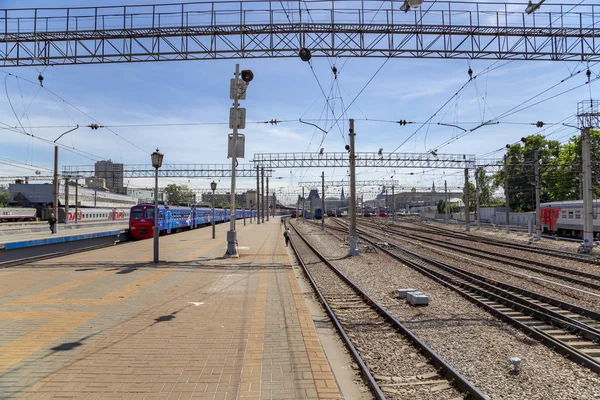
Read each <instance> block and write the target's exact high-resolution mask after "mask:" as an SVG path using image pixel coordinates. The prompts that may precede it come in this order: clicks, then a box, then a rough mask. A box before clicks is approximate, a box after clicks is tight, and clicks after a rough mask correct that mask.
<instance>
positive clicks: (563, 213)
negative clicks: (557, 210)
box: [560, 210, 567, 218]
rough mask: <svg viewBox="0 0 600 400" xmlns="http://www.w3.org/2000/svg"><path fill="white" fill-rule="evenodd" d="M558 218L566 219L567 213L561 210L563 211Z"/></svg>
mask: <svg viewBox="0 0 600 400" xmlns="http://www.w3.org/2000/svg"><path fill="white" fill-rule="evenodd" d="M560 217H561V218H567V212H566V211H565V210H563V211H562V212H561V216H560Z"/></svg>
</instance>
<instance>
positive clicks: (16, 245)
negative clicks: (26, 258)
mask: <svg viewBox="0 0 600 400" xmlns="http://www.w3.org/2000/svg"><path fill="white" fill-rule="evenodd" d="M82 225H83V224H78V227H77V228H69V229H65V228H63V227H62V226H59V228H58V232H57V233H56V234H52V232H51V231H50V228H49V227H48V226H46V227H45V229H43V230H42V231H40V230H39V228H38V229H36V230H34V231H31V230H30V229H27V228H23V229H21V230H20V231H19V232H18V233H15V232H13V233H12V234H10V235H4V236H0V250H14V249H20V248H24V247H35V246H45V245H48V244H56V243H66V242H73V241H79V240H87V239H94V238H97V237H104V236H109V235H113V236H114V235H119V234H121V233H125V232H127V231H128V230H129V227H128V225H127V224H123V223H112V224H104V225H93V226H82Z"/></svg>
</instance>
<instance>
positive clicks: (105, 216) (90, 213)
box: [59, 208, 130, 223]
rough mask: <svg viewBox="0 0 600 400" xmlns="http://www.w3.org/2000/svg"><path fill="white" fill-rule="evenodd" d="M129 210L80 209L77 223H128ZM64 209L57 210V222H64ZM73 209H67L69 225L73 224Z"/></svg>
mask: <svg viewBox="0 0 600 400" xmlns="http://www.w3.org/2000/svg"><path fill="white" fill-rule="evenodd" d="M129 211H130V209H129V208H80V209H78V210H77V223H82V222H103V221H129ZM64 215H65V209H64V208H60V209H59V221H64ZM75 216H76V215H75V208H69V223H75Z"/></svg>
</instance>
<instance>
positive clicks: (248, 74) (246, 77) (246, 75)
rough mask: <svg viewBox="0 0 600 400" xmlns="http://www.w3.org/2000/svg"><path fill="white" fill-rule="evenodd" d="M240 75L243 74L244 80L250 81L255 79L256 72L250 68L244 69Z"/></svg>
mask: <svg viewBox="0 0 600 400" xmlns="http://www.w3.org/2000/svg"><path fill="white" fill-rule="evenodd" d="M240 75H241V76H242V80H243V81H244V82H246V83H250V81H252V79H254V74H253V73H252V70H249V69H243V70H242V72H241V73H240Z"/></svg>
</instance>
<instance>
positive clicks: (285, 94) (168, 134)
mask: <svg viewBox="0 0 600 400" xmlns="http://www.w3.org/2000/svg"><path fill="white" fill-rule="evenodd" d="M59 3H60V6H64V7H69V6H91V5H114V4H117V3H118V4H120V5H123V4H141V3H143V4H146V2H134V1H122V0H121V1H118V2H117V1H112V2H108V1H82V0H78V1H76V0H61V1H60V2H59ZM148 3H150V1H148ZM161 3H173V2H170V1H168V0H163V1H161ZM284 3H285V2H284ZM547 3H552V1H548V2H547ZM554 3H556V2H554ZM50 4H51V2H49V1H42V0H35V1H34V0H31V1H29V0H28V1H23V0H19V1H16V0H15V1H13V0H4V1H2V0H0V8H16V7H43V6H49V5H50ZM52 4H53V5H54V6H56V4H55V2H52ZM384 61H385V60H384V59H375V58H364V59H358V58H350V59H346V58H344V59H329V60H328V59H325V58H313V60H312V68H313V71H314V74H315V75H316V76H317V78H318V82H319V83H320V84H321V86H322V87H323V89H324V91H325V93H326V94H328V95H329V94H331V97H332V98H331V99H330V100H329V102H330V105H331V107H332V108H333V109H334V111H335V114H336V116H340V115H341V113H342V103H343V105H344V107H347V106H348V104H350V102H351V101H352V99H353V98H354V97H355V96H356V95H357V93H358V92H359V91H360V90H361V89H362V88H363V87H364V86H365V84H366V83H367V82H368V81H369V79H371V78H372V77H373V74H374V73H375V72H376V71H377V70H378V69H379V68H380V67H381V65H382V64H383V63H384ZM236 63H240V66H241V68H242V69H251V70H252V71H253V72H254V80H253V81H252V83H251V84H250V87H249V88H248V91H247V99H246V100H244V101H241V102H240V103H241V106H242V107H245V108H247V120H248V122H247V128H246V129H245V130H243V131H242V133H244V134H245V135H246V160H245V161H242V160H240V163H243V162H247V160H249V159H250V158H251V157H252V155H253V154H254V153H280V152H304V151H310V152H317V151H318V150H319V147H323V148H325V151H326V152H330V151H331V152H333V151H336V152H339V151H343V149H344V145H345V140H347V133H348V123H347V118H355V119H356V124H355V130H356V132H357V137H356V148H357V151H375V152H376V151H377V150H378V149H379V148H383V149H384V152H387V151H392V150H394V149H396V148H397V147H398V146H399V145H400V144H401V143H403V142H405V140H406V139H407V138H408V137H409V136H410V135H412V134H413V133H414V132H415V131H416V130H417V129H418V128H419V127H420V126H421V124H420V123H422V122H425V121H426V120H428V119H429V118H430V117H431V116H432V114H433V113H434V112H435V111H436V110H437V109H438V108H439V107H440V106H442V104H444V103H445V102H446V101H447V100H448V99H449V98H451V96H452V95H453V94H454V93H455V92H456V91H457V90H458V89H460V88H461V87H462V86H463V85H464V84H465V83H466V82H467V81H468V80H469V77H468V74H467V70H468V69H469V67H470V68H472V70H473V72H474V75H477V74H479V73H481V72H482V71H484V70H485V69H486V68H487V67H489V66H491V65H492V64H494V62H493V61H482V60H472V61H467V60H434V59H391V60H389V61H388V62H387V63H386V64H385V66H383V68H382V69H381V71H380V72H379V73H378V74H377V75H376V77H375V78H374V79H373V80H372V82H371V83H370V84H369V85H368V86H367V87H366V88H365V89H364V91H363V92H362V94H360V96H359V97H358V99H357V100H356V101H355V103H354V104H353V105H352V107H350V108H349V109H348V110H346V114H345V115H346V116H347V117H345V118H342V119H340V123H339V125H337V126H333V127H331V122H329V123H327V125H326V124H325V123H324V122H323V121H322V118H324V117H325V116H328V117H329V118H331V111H330V110H328V107H327V106H326V101H325V98H324V96H323V94H322V92H321V89H320V87H319V83H318V82H317V79H316V78H315V76H314V75H313V71H311V67H310V65H309V64H307V63H304V62H302V61H301V60H300V59H299V58H292V59H242V60H225V61H179V62H152V63H122V64H111V65H108V64H96V65H80V66H54V67H48V68H43V67H41V68H40V67H37V68H33V67H19V68H0V70H1V71H2V72H3V73H2V74H0V78H1V79H2V81H0V84H3V86H5V92H4V93H1V92H0V93H1V94H0V122H2V123H5V124H8V125H10V126H13V127H17V128H19V129H20V125H19V121H18V120H17V118H16V117H15V115H14V113H13V111H12V108H11V105H10V104H9V100H10V102H11V103H12V106H13V107H14V110H15V113H16V114H17V115H18V116H19V117H20V118H19V119H20V124H22V125H23V128H24V129H25V131H26V132H29V133H32V134H34V135H36V136H39V137H43V138H46V139H49V140H50V141H53V140H54V139H56V137H57V136H59V135H60V134H61V133H62V132H64V131H65V130H67V129H69V128H68V127H74V126H75V124H76V123H77V124H79V125H80V128H79V129H78V130H76V131H74V132H72V133H69V134H67V135H65V136H64V137H63V138H61V139H60V143H62V144H64V145H66V146H71V147H75V148H77V149H80V150H83V151H86V152H89V153H92V154H94V155H96V156H100V157H102V158H105V159H112V160H113V161H115V162H122V163H125V164H149V163H150V156H149V154H150V153H151V152H152V151H153V150H154V149H155V148H156V147H158V148H160V150H161V151H162V152H164V153H165V160H164V163H169V164H186V163H190V164H192V163H201V164H225V163H228V162H229V160H228V159H227V158H226V138H227V134H228V133H229V129H228V127H227V125H226V123H227V121H228V116H229V107H231V100H229V79H230V78H232V77H233V72H234V70H235V64H236ZM330 63H333V64H335V65H336V68H337V69H338V77H337V80H335V79H334V76H333V73H332V71H331V68H330ZM504 63H505V62H498V63H496V64H494V67H497V66H500V68H498V69H496V70H494V71H492V72H490V73H487V74H484V75H482V76H480V77H478V78H477V79H475V80H473V81H472V82H471V83H469V84H468V85H467V87H466V88H465V89H464V90H463V91H462V92H461V93H460V96H458V97H457V98H455V99H453V100H452V101H451V102H450V103H449V104H448V106H447V107H445V108H444V109H442V110H441V111H440V112H439V113H438V114H437V115H436V116H435V117H434V118H433V119H432V122H433V123H434V124H433V125H425V126H423V127H422V128H421V129H420V130H419V131H418V132H417V133H416V134H414V136H413V137H412V138H410V139H409V140H407V141H406V143H405V144H404V145H403V146H402V147H401V148H400V149H398V151H399V152H418V153H423V152H428V151H430V150H432V149H437V148H438V147H439V145H440V144H442V143H444V142H446V141H447V140H449V139H451V138H453V136H455V135H457V134H459V133H461V132H462V130H460V129H456V128H452V127H448V126H438V125H437V123H438V122H442V123H447V124H457V125H460V126H461V127H463V128H465V129H470V128H473V127H475V126H477V125H479V124H480V123H481V122H483V121H487V120H489V119H492V118H494V117H496V116H498V115H501V114H502V113H504V112H506V111H507V110H510V109H511V108H513V107H514V106H515V105H517V104H519V103H521V102H523V101H525V100H526V99H528V98H530V97H532V96H534V95H536V94H538V93H540V92H542V91H543V90H545V89H547V88H549V87H551V86H553V85H555V84H557V83H559V82H560V81H561V80H563V79H565V78H567V77H569V76H570V75H571V74H572V73H573V72H574V71H578V70H582V69H583V70H585V68H586V64H584V63H567V62H562V61H561V62H547V61H528V62H524V61H515V62H512V63H508V64H506V65H503V64H504ZM590 69H591V71H592V74H593V75H592V76H593V77H595V76H597V75H598V74H599V73H600V68H599V67H598V66H595V65H594V66H592V67H591V68H590ZM39 72H43V76H44V88H43V89H42V88H40V86H39V84H38V83H37V77H38V73H39ZM7 73H10V74H13V75H17V76H19V77H21V78H23V79H17V78H15V77H14V76H9V75H7ZM26 80H30V81H32V82H33V83H29V82H27V81H26ZM585 81H586V77H585V74H583V73H580V74H579V75H577V76H575V77H573V78H571V79H569V80H567V81H565V82H564V83H563V84H561V85H559V86H558V87H557V88H556V89H554V90H551V91H549V92H547V93H545V94H544V95H543V96H540V97H538V98H537V99H536V101H539V100H541V99H544V98H547V97H550V96H552V95H554V94H558V93H560V92H563V91H565V90H567V89H570V88H573V87H576V86H579V85H581V84H583V83H584V82H585ZM47 89H48V90H47ZM50 91H52V92H53V93H55V94H56V95H57V96H54V95H52V94H51V92H50ZM597 91H598V87H597V83H592V84H591V85H584V86H583V87H581V88H579V89H576V90H573V91H571V92H570V93H567V94H564V95H560V96H557V97H556V98H554V99H552V100H550V101H547V102H544V103H543V104H540V105H538V106H535V107H531V108H529V109H527V110H524V111H521V112H518V113H515V114H514V115H511V116H508V117H506V118H503V119H501V120H500V122H501V123H500V124H496V125H491V126H485V127H482V128H480V129H478V130H476V131H474V132H473V133H471V134H469V135H466V136H465V137H463V138H461V139H460V140H456V141H454V142H452V143H450V144H448V145H447V146H445V147H443V148H440V149H439V150H438V152H439V153H456V154H465V153H466V154H475V155H477V156H481V155H485V154H488V153H490V152H493V151H495V150H497V149H499V148H502V147H504V145H505V144H506V143H513V142H516V141H518V140H519V139H520V138H521V137H523V136H527V135H530V134H535V133H538V132H540V131H541V130H540V129H538V128H536V127H535V126H532V125H527V124H530V123H535V122H536V121H544V122H545V123H546V124H550V123H556V122H559V121H561V120H563V119H564V118H567V117H569V116H572V115H573V114H575V113H576V111H577V103H578V102H579V101H582V100H587V99H590V96H591V97H594V96H597V93H595V92H597ZM63 99H64V100H66V101H68V102H69V103H70V104H72V105H73V106H75V107H76V108H78V109H79V110H82V111H84V112H85V113H86V114H88V115H89V116H91V117H93V118H94V119H95V120H97V121H99V122H100V123H102V124H105V125H107V126H114V125H132V124H164V123H182V124H187V123H220V124H207V125H189V126H174V127H114V128H111V129H112V131H114V132H115V133H116V134H115V133H113V132H111V131H109V130H107V129H99V130H91V129H89V128H87V127H85V125H89V124H90V123H93V122H94V121H93V120H92V119H90V118H89V117H88V116H86V115H84V114H83V113H82V112H80V111H79V110H77V109H76V108H74V107H72V106H70V105H68V104H66V103H65V102H64V101H63ZM300 117H302V118H304V119H309V120H311V122H313V123H318V124H319V125H320V126H321V127H322V128H325V129H328V128H330V127H331V129H330V131H329V133H328V134H327V135H326V136H325V137H324V138H323V135H322V132H321V131H319V130H316V129H314V128H313V127H311V126H309V125H305V124H301V123H299V122H298V119H299V118H300ZM271 119H277V120H283V121H288V120H291V121H292V122H284V123H281V124H278V125H275V126H273V125H270V124H262V123H261V124H255V123H252V122H261V121H268V120H271ZM365 119H369V121H367V120H365ZM400 119H404V120H407V121H414V122H417V123H415V124H412V125H407V126H400V125H398V124H394V123H388V122H375V121H371V120H386V121H390V120H391V121H396V120H400ZM319 120H321V121H320V122H319ZM569 122H571V123H574V121H573V120H570V121H569ZM223 123H225V125H223ZM40 126H53V128H39V127H40ZM59 126H60V127H59ZM63 127H64V128H63ZM556 128H557V127H554V128H552V127H550V128H549V129H547V130H546V131H545V132H544V133H545V134H548V133H551V132H553V131H554V130H556ZM576 133H577V131H576V130H575V129H574V128H567V129H564V130H561V131H560V132H558V133H556V134H553V135H551V136H549V138H551V139H558V140H561V141H565V140H567V139H568V138H569V137H570V136H572V135H575V134H576ZM117 134H118V136H117ZM119 136H120V137H119ZM124 138H125V139H127V141H130V142H133V143H135V145H136V146H134V145H132V144H130V143H128V142H127V141H125V140H124ZM321 141H323V144H322V145H321V146H320V143H321ZM0 143H1V148H2V151H1V152H0V162H1V161H7V160H12V161H16V162H18V163H22V164H29V165H33V166H35V167H43V168H47V169H51V168H52V162H53V146H52V145H50V144H47V143H44V142H42V141H39V140H35V139H32V138H30V137H27V136H25V135H22V134H19V133H15V132H13V131H9V130H0ZM138 147H139V148H138ZM140 148H141V149H140ZM502 155H503V152H496V153H494V154H492V155H489V156H487V157H494V158H501V157H502ZM59 160H60V161H59V164H60V166H61V168H62V165H92V164H93V161H92V160H90V159H89V158H86V157H82V156H80V155H77V154H73V153H69V152H68V151H66V150H62V149H61V150H60V157H59ZM32 174H33V171H32V170H31V169H29V170H28V169H21V168H17V167H14V166H9V165H6V164H0V176H13V175H32ZM42 174H49V171H47V170H42ZM357 174H358V176H357V179H361V180H368V179H389V178H390V177H392V176H393V177H394V179H397V180H399V181H400V184H401V185H403V186H431V184H432V182H435V184H436V187H443V182H444V179H446V180H447V181H448V185H449V186H462V182H463V181H462V179H463V178H462V171H452V170H448V171H442V170H438V171H430V170H427V171H423V170H416V169H415V170H402V169H397V170H394V169H389V168H388V169H368V170H367V169H359V170H358V171H357ZM320 175H321V169H320V168H313V169H310V170H301V169H296V170H292V171H290V170H289V169H288V170H277V171H275V172H274V176H275V177H278V178H280V179H273V180H272V181H271V187H275V188H281V189H282V190H283V191H291V190H297V185H298V182H299V181H317V180H320ZM325 175H326V179H328V180H343V179H346V180H347V170H346V169H341V168H337V169H326V170H325ZM209 182H210V179H207V178H198V179H191V180H190V181H188V180H187V179H185V180H177V179H168V180H167V179H165V180H164V181H161V185H164V184H169V183H179V184H187V185H189V186H190V187H194V188H205V187H206V188H208V187H209ZM129 184H130V185H131V186H141V187H144V186H148V185H151V181H150V180H144V179H137V180H136V179H132V180H130V181H129ZM228 185H229V180H228V179H221V180H220V187H227V186H228ZM254 186H255V180H253V179H238V187H254ZM366 190H371V191H375V190H376V189H375V188H373V189H366ZM365 197H370V195H369V196H365Z"/></svg>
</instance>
